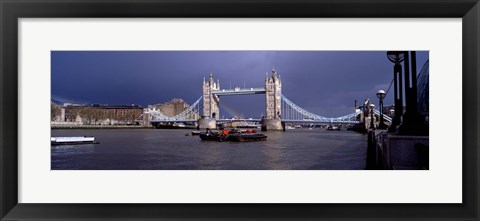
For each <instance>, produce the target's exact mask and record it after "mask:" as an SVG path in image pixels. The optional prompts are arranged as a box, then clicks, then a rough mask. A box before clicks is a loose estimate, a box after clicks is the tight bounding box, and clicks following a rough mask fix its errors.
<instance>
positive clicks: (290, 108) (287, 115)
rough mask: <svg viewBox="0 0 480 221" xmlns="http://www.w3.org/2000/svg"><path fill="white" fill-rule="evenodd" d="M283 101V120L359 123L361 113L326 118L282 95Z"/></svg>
mask: <svg viewBox="0 0 480 221" xmlns="http://www.w3.org/2000/svg"><path fill="white" fill-rule="evenodd" d="M281 98H282V99H281V100H282V119H285V120H298V121H299V120H305V121H308V120H311V121H319V122H325V123H358V122H359V121H358V119H357V116H358V115H359V114H360V112H355V113H351V114H347V115H345V116H340V117H330V118H329V117H324V116H320V115H317V114H314V113H311V112H309V111H307V110H305V109H303V108H301V107H300V106H298V105H296V104H294V103H293V102H292V101H290V100H289V99H288V98H286V97H285V96H284V95H283V94H282V95H281Z"/></svg>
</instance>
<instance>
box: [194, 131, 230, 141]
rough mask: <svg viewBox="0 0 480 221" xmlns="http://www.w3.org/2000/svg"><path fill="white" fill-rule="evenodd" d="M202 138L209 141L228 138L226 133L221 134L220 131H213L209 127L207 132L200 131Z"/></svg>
mask: <svg viewBox="0 0 480 221" xmlns="http://www.w3.org/2000/svg"><path fill="white" fill-rule="evenodd" d="M199 136H200V139H202V140H207V141H219V142H222V141H225V140H226V139H227V137H226V136H227V135H226V134H221V133H219V132H218V131H212V130H210V129H207V131H206V132H200V134H199Z"/></svg>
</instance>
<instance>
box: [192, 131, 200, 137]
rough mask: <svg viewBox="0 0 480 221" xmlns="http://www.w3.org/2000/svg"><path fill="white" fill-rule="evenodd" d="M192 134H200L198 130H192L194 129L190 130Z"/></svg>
mask: <svg viewBox="0 0 480 221" xmlns="http://www.w3.org/2000/svg"><path fill="white" fill-rule="evenodd" d="M192 135H193V136H195V135H200V131H198V130H194V131H192Z"/></svg>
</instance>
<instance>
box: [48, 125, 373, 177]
mask: <svg viewBox="0 0 480 221" xmlns="http://www.w3.org/2000/svg"><path fill="white" fill-rule="evenodd" d="M191 131H192V130H184V129H66V130H65V129H58V130H52V137H56V136H94V137H95V140H96V141H99V142H100V143H99V144H84V145H63V146H52V147H51V169H52V170H363V169H365V159H366V151H367V136H366V135H363V134H359V133H356V132H353V131H346V130H343V131H327V130H325V129H323V128H313V129H295V130H287V131H286V132H277V131H275V132H274V131H268V132H263V133H264V134H266V135H267V136H268V138H267V140H266V141H257V142H244V143H235V142H215V141H202V140H200V138H199V137H198V136H192V135H190V133H191ZM187 134H188V136H187Z"/></svg>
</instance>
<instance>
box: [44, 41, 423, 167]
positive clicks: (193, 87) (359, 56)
mask: <svg viewBox="0 0 480 221" xmlns="http://www.w3.org/2000/svg"><path fill="white" fill-rule="evenodd" d="M50 55H51V60H50V61H51V63H50V67H51V99H50V107H51V118H50V119H51V120H50V128H51V130H50V131H51V137H50V141H51V147H50V148H51V151H50V154H51V168H50V169H51V170H429V51H378V50H372V51H355V50H352V51H308V50H304V51H286V50H278V51H272V50H269V51H260V50H259V51H243V50H228V51H227V50H226V51H207V50H201V51H75V50H73V51H63V50H54V51H51V52H50Z"/></svg>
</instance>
